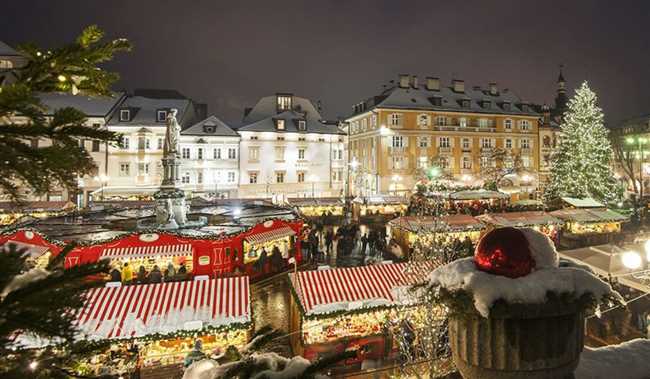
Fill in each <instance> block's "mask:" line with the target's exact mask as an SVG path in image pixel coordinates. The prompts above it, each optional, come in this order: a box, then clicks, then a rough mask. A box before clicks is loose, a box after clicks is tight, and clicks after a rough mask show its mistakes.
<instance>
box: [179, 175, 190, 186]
mask: <svg viewBox="0 0 650 379" xmlns="http://www.w3.org/2000/svg"><path fill="white" fill-rule="evenodd" d="M181 183H183V184H190V173H189V172H186V173H184V174H183V176H182V177H181Z"/></svg>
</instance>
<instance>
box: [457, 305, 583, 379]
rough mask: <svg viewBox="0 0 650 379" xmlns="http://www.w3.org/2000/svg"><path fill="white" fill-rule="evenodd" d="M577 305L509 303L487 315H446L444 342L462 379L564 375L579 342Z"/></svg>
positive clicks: (575, 358)
mask: <svg viewBox="0 0 650 379" xmlns="http://www.w3.org/2000/svg"><path fill="white" fill-rule="evenodd" d="M584 325H585V316H584V312H583V311H582V310H581V309H580V308H579V307H578V306H575V307H574V306H559V305H557V306H550V307H549V306H548V305H522V304H519V305H514V306H513V307H508V311H507V312H502V314H501V315H498V316H495V317H492V316H491V317H489V318H483V317H481V316H480V315H478V314H463V315H456V316H452V317H451V318H450V322H449V342H450V345H451V349H452V354H453V359H454V363H455V364H456V367H457V368H458V370H459V371H460V373H461V374H462V375H463V377H464V378H468V379H469V378H472V379H547V378H549V379H550V378H554V379H568V378H573V371H574V370H575V368H576V367H577V366H578V361H579V359H580V353H581V352H582V349H583V345H584Z"/></svg>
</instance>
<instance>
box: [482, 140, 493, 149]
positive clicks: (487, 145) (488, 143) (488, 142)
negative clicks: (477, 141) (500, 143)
mask: <svg viewBox="0 0 650 379" xmlns="http://www.w3.org/2000/svg"><path fill="white" fill-rule="evenodd" d="M481 147H482V148H486V149H489V148H491V147H492V139H491V138H481Z"/></svg>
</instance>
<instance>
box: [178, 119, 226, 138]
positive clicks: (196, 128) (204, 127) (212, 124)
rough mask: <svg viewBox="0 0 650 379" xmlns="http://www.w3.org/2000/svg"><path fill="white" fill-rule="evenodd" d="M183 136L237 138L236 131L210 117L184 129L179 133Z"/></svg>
mask: <svg viewBox="0 0 650 379" xmlns="http://www.w3.org/2000/svg"><path fill="white" fill-rule="evenodd" d="M181 134H182V135H184V136H206V137H209V136H226V137H239V134H237V132H236V131H234V130H232V129H231V128H230V127H229V126H228V125H227V124H226V123H225V122H223V121H221V120H220V119H218V118H217V117H216V116H210V117H208V118H206V119H205V120H202V121H199V122H197V123H196V124H194V125H192V126H190V127H188V128H187V129H184V130H183V131H182V132H181Z"/></svg>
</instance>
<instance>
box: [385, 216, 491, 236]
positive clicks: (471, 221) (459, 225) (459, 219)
mask: <svg viewBox="0 0 650 379" xmlns="http://www.w3.org/2000/svg"><path fill="white" fill-rule="evenodd" d="M388 225H390V226H391V227H393V228H400V229H405V230H407V231H409V232H414V233H417V232H419V231H420V230H422V229H425V230H427V231H444V230H445V229H446V228H449V229H450V230H451V231H463V230H481V229H483V228H484V227H485V225H483V223H481V222H480V221H479V220H477V219H476V218H474V217H472V216H470V215H466V214H454V215H446V216H442V217H441V218H440V220H438V222H436V219H435V217H434V216H403V217H398V218H396V219H393V220H390V221H389V222H388ZM436 226H437V228H436Z"/></svg>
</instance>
